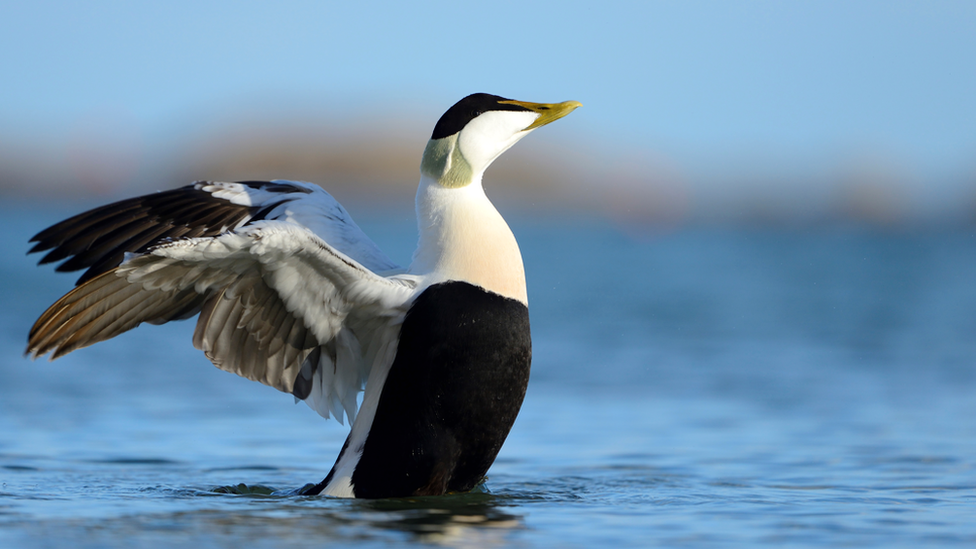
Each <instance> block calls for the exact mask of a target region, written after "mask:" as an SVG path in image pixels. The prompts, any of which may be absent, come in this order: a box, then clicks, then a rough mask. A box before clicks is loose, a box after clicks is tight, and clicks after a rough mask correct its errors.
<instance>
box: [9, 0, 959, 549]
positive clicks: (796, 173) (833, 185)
mask: <svg viewBox="0 0 976 549" xmlns="http://www.w3.org/2000/svg"><path fill="white" fill-rule="evenodd" d="M974 30H976V3H974V2H970V1H956V2H954V1H949V0H946V1H940V2H923V1H911V2H909V1H900V0H877V1H874V0H855V1H850V0H845V1H790V2H779V1H746V2H711V1H686V0H682V1H673V2H651V1H647V2H637V1H634V2H610V1H604V2H583V1H573V0H561V1H541V2H527V1H519V2H509V1H495V2H479V3H469V2H456V1H455V2H439V1H432V2H422V1H417V2H399V3H393V2H388V3H367V2H362V3H357V2H329V1H322V2H312V1H308V2H291V1H277V2H273V3H271V2H268V3H258V2H200V1H196V2H185V1H170V2H165V3H148V2H122V1H119V2H106V1H98V0H92V1H87V2H47V1H32V2H5V3H2V4H0V226H2V227H3V228H4V234H5V238H4V239H0V259H2V260H0V303H2V304H3V307H0V483H2V490H0V509H2V510H3V512H2V513H0V545H4V541H5V539H4V536H5V535H7V536H11V537H10V539H9V540H8V541H9V543H7V545H10V546H25V547H30V546H44V547H50V546H55V545H56V543H52V544H48V545H43V541H42V542H40V543H39V542H38V540H46V539H48V538H49V537H51V536H55V538H57V539H61V538H63V540H64V543H63V545H64V546H68V547H86V546H88V547H105V546H119V547H131V546H133V540H135V541H139V540H143V541H146V540H148V541H147V542H146V544H145V545H147V546H148V545H151V542H152V541H153V540H156V541H158V540H159V539H164V540H168V541H170V542H172V543H168V544H167V545H170V546H171V545H181V546H182V545H191V543H187V540H188V539H197V538H199V539H202V540H204V541H205V542H204V543H203V544H199V543H192V545H193V546H199V547H207V546H229V545H241V542H243V543H244V544H245V545H248V546H252V545H254V546H267V547H275V548H278V547H284V546H310V545H309V544H308V543H305V542H306V540H316V539H319V538H320V537H323V536H322V535H323V531H320V530H324V531H326V532H325V533H327V534H328V536H331V538H330V539H340V540H343V539H345V540H349V541H350V543H354V542H358V541H360V540H361V539H372V540H380V541H381V542H383V546H384V547H386V546H388V545H386V544H385V541H386V540H387V537H384V536H393V537H395V539H413V538H411V537H410V536H412V535H414V534H415V533H416V532H421V534H422V535H427V534H429V533H430V532H435V533H440V534H445V535H447V534H450V535H452V536H455V537H457V536H458V535H460V537H459V538H457V539H460V540H461V542H459V543H457V545H460V546H485V545H488V544H486V543H484V540H481V541H479V538H478V536H479V535H483V534H485V533H486V532H495V534H493V535H495V536H497V537H498V541H499V543H497V545H501V546H519V547H525V546H534V545H539V546H545V547H550V546H552V545H553V544H555V545H557V546H565V547H574V546H579V547H600V546H614V547H627V546H635V547H646V546H647V545H648V544H651V542H652V541H653V540H656V541H659V542H662V545H668V546H678V545H680V546H684V547H687V546H692V547H695V546H722V547H727V546H749V547H752V546H757V545H759V543H762V542H765V543H767V544H771V545H773V546H776V547H781V546H783V545H794V546H809V545H818V546H823V547H837V546H842V545H858V546H879V547H901V546H912V547H925V546H931V545H933V542H934V544H937V545H940V546H948V545H954V544H957V545H959V546H960V547H972V546H973V542H974V541H976V524H974V522H973V521H972V503H973V501H976V488H974V487H976V462H974V456H976V399H974V398H973V395H974V394H976V368H974V365H976V338H974V337H973V334H974V333H976V285H974V284H973V280H974V274H976V253H974V248H976V231H974V228H976V226H974V223H976V100H974V98H976V65H974V53H976V32H974ZM473 92H489V93H493V94H498V95H503V96H507V97H511V98H515V99H520V100H527V101H537V102H557V101H564V100H577V101H580V102H582V103H583V108H581V109H579V110H577V111H575V112H573V113H572V115H570V116H568V117H566V118H565V119H562V120H559V121H558V122H557V123H555V124H553V125H551V126H547V127H545V128H543V129H541V130H540V131H538V132H536V133H535V134H533V135H532V136H530V137H528V138H526V139H525V140H524V141H522V142H520V143H519V144H518V145H517V146H516V147H514V148H513V149H512V150H511V151H509V152H507V153H506V154H505V155H504V156H502V157H501V158H500V159H499V160H498V161H497V162H496V163H495V164H494V165H493V166H492V167H491V168H490V169H489V170H488V173H487V176H486V178H485V186H486V190H487V192H488V195H489V197H491V198H492V200H493V201H494V202H495V203H496V205H497V206H498V208H499V210H500V211H501V213H502V214H503V215H504V216H505V218H506V219H507V220H508V221H509V223H510V225H511V226H512V228H513V231H514V233H515V234H516V236H517V238H518V239H519V243H520V246H521V249H522V251H523V255H524V258H525V264H526V272H527V278H528V285H529V288H528V289H529V297H530V302H531V310H532V323H533V327H532V330H533V334H532V335H533V349H534V356H533V366H532V368H533V371H532V382H531V383H530V386H529V390H528V395H527V397H526V401H525V406H524V407H523V408H522V411H521V414H520V416H519V419H518V422H517V424H516V426H515V429H514V430H513V432H512V436H511V437H510V438H509V440H508V442H507V443H506V445H505V447H504V448H503V449H502V451H501V454H500V455H499V459H498V461H496V463H495V465H494V466H493V468H492V470H491V472H490V473H489V475H490V482H489V487H490V489H491V491H492V493H493V494H495V496H493V497H489V498H487V499H486V502H487V503H486V507H487V508H488V509H487V511H485V510H475V511H471V513H475V512H477V513H480V514H481V515H484V516H482V519H484V520H485V521H486V522H488V523H491V522H494V523H495V526H502V527H503V528H498V529H494V530H492V529H490V528H481V526H480V525H479V523H478V522H477V520H472V518H471V517H468V516H462V517H461V518H460V519H458V520H457V521H454V522H455V523H451V520H452V519H450V518H449V516H448V515H449V514H445V512H444V509H434V510H432V511H431V512H430V513H429V516H427V517H426V518H423V515H421V518H417V516H416V515H415V514H410V513H417V512H419V510H418V509H412V510H410V513H406V514H398V511H396V510H392V511H391V510H389V509H374V508H370V507H356V506H355V504H354V503H349V502H337V501H334V500H318V499H315V498H312V499H313V500H314V501H313V500H302V499H298V498H291V499H287V498H286V499H284V500H282V499H274V498H272V499H265V500H260V499H255V498H244V499H234V498H229V497H210V496H213V494H212V493H211V492H209V488H210V487H212V486H216V485H236V484H238V483H247V484H255V483H264V484H268V485H271V486H275V487H280V488H293V487H297V486H301V485H302V484H303V483H305V482H309V481H315V480H318V479H320V478H322V475H323V474H324V472H325V471H326V470H327V468H328V466H329V465H331V459H332V457H333V456H334V455H336V453H337V452H338V449H339V448H340V447H341V445H342V442H343V440H344V439H345V437H346V433H347V431H346V428H345V427H344V426H341V425H338V424H337V423H335V422H333V421H328V422H325V421H322V420H321V418H319V417H317V416H316V415H315V414H314V412H312V411H310V410H308V409H307V408H306V407H305V406H290V405H289V404H290V403H291V400H292V399H291V397H290V396H289V395H283V394H278V393H276V392H275V391H272V390H270V389H268V388H266V387H264V386H261V385H258V384H256V383H252V382H249V381H247V380H244V379H242V378H238V377H236V376H233V375H230V374H227V373H225V372H221V371H219V370H217V369H216V368H213V367H211V366H210V365H209V363H208V361H207V360H206V359H205V358H204V357H203V356H202V354H201V353H199V352H198V351H196V350H195V349H193V348H192V346H191V345H190V334H191V333H192V330H193V326H192V322H184V323H171V324H168V325H166V326H161V327H143V328H140V329H138V330H134V331H133V332H131V333H127V334H125V335H123V336H121V337H118V338H115V339H113V340H112V341H108V342H105V343H101V344H99V345H95V346H93V347H91V348H89V349H84V350H81V351H78V352H75V353H72V354H71V355H69V356H66V357H64V358H62V359H59V360H58V361H57V362H56V363H54V364H47V363H46V362H43V361H37V362H36V363H30V362H29V361H27V360H26V359H24V358H23V357H22V352H23V349H24V344H25V341H26V335H27V332H28V329H29V326H30V325H31V323H32V321H33V320H34V319H35V318H37V315H39V314H40V313H41V312H42V311H43V310H44V308H45V307H47V306H48V305H49V304H51V303H53V302H54V301H55V300H56V299H57V298H58V297H59V296H61V295H62V294H63V293H64V292H65V291H67V290H68V289H69V288H70V286H71V282H72V281H73V280H74V279H75V276H72V275H64V274H59V273H55V272H54V270H53V269H52V268H37V267H35V266H34V263H35V262H36V260H37V259H38V256H30V257H26V256H25V252H26V251H27V250H28V249H29V246H30V245H29V244H28V243H27V241H28V240H29V238H30V237H31V235H33V234H35V233H36V232H38V231H40V230H41V229H43V228H45V227H47V226H48V225H50V224H52V223H55V222H57V221H59V220H60V219H64V218H66V217H68V216H70V215H73V214H75V213H78V212H80V211H82V210H83V209H84V208H87V207H91V206H95V205H98V204H102V203H106V202H108V201H111V200H116V199H120V198H123V197H126V196H132V195H135V194H140V193H146V192H151V191H155V190H162V189H168V188H173V187H177V186H181V185H186V184H188V183H190V182H192V181H195V180H200V179H218V180H250V179H263V178H284V179H301V180H308V181H313V182H316V183H319V184H321V185H322V186H323V187H325V188H326V189H327V190H328V191H329V192H331V193H332V194H333V195H335V197H336V198H338V199H339V200H340V201H341V202H342V203H343V204H345V205H346V206H347V208H348V209H349V211H350V212H351V213H352V215H353V216H354V217H355V218H356V219H357V221H358V222H359V223H360V225H361V226H362V227H363V229H364V230H365V231H366V233H367V234H369V235H370V236H371V237H372V238H373V239H374V240H375V241H376V242H377V243H378V244H379V245H380V247H381V248H383V249H384V250H386V251H388V253H389V254H390V257H391V258H392V259H393V260H394V261H397V262H399V263H401V264H407V263H408V262H409V261H410V253H411V252H412V250H413V247H414V246H415V244H416V230H415V227H416V225H415V220H414V212H413V196H414V193H415V189H416V184H417V181H418V179H419V162H420V155H421V153H422V151H423V149H424V146H425V144H426V142H427V139H428V137H429V135H430V132H431V131H432V129H433V127H434V124H435V122H436V120H437V119H438V118H439V117H440V115H441V114H442V113H443V112H444V111H445V110H446V109H447V108H448V107H450V106H451V105H452V104H454V103H455V102H456V101H457V100H459V99H460V98H462V97H464V96H466V95H468V94H470V93H473ZM347 504H348V505H347ZM500 509H501V510H503V511H504V512H499V510H500ZM197 511H205V512H197ZM377 511H380V512H377ZM485 517H487V518H485ZM492 517H494V518H492ZM428 519H429V520H428ZM478 520H481V519H478ZM445 521H446V522H447V523H448V524H447V525H446V526H445V525H444V523H445ZM10 525H14V526H15V527H11V528H7V529H4V528H2V527H3V526H10ZM228 525H234V527H233V528H229V527H227V526H228ZM488 526H491V524H489V525H488ZM513 526H514V527H513ZM522 526H525V528H522ZM376 527H379V528H376ZM215 532H216V533H215ZM384 532H386V534H384ZM390 532H396V533H398V534H390ZM462 534H463V535H462ZM59 536H60V537H59ZM159 536H162V537H161V538H160V537H159ZM166 536H170V537H166ZM186 536H190V538H187V537H186ZM193 536H196V537H193ZM215 536H216V537H215ZM220 536H224V538H221V537H220ZM289 536H291V537H289ZM465 536H468V537H465ZM470 536H474V537H473V538H472V537H470ZM215 540H216V541H215ZM288 540H290V542H289V543H285V541H288ZM472 540H474V541H472ZM84 541H87V542H88V545H84V544H83V543H82V542H84ZM198 541H199V540H198ZM261 541H263V542H265V545H255V542H261ZM737 541H738V542H739V543H736V542H737ZM710 542H717V543H711V545H710ZM723 542H731V543H723ZM770 542H771V543H770ZM303 543H304V545H303ZM136 545H139V543H136Z"/></svg>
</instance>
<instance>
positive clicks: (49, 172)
mask: <svg viewBox="0 0 976 549" xmlns="http://www.w3.org/2000/svg"><path fill="white" fill-rule="evenodd" d="M427 132H428V128H427V124H423V123H418V122H411V121H400V122H399V123H396V124H393V125H390V124H389V122H388V121H384V122H383V123H382V124H381V123H380V122H379V121H378V120H377V121H375V122H372V123H370V122H366V123H358V124H356V125H349V124H345V125H344V124H337V123H335V122H334V121H329V120H304V121H300V122H295V121H289V122H285V123H275V122H269V121H261V120H250V121H246V122H236V123H234V124H230V125H226V126H223V127H217V128H211V129H208V130H207V131H204V132H196V133H193V132H189V135H188V136H186V137H184V138H180V139H174V140H172V143H175V144H170V145H157V146H152V147H150V146H147V145H145V144H144V143H139V141H138V139H129V138H126V137H124V136H122V137H118V138H112V137H109V138H107V139H106V137H105V136H104V135H101V136H86V135H81V136H76V137H74V138H72V140H70V142H69V143H68V144H61V145H55V144H51V143H44V142H36V141H35V142H33V143H24V142H20V141H17V140H16V139H14V138H12V137H11V136H2V134H0V195H2V196H4V197H10V198H14V197H16V198H18V199H27V200H33V199H38V200H59V201H68V200H91V201H104V200H109V199H115V198H119V197H123V196H128V195H133V194H139V193H146V192H152V191H156V190H162V189H167V188H173V187H177V186H180V185H185V184H187V183H190V182H193V181H197V180H202V179H209V180H225V181H240V180H254V179H293V180H303V181H311V182H315V183H318V184H320V185H322V186H323V187H324V188H325V189H326V190H328V191H329V192H331V193H332V194H333V195H334V196H336V198H337V199H339V200H340V201H341V202H344V203H359V204H366V203H368V204H369V205H371V206H376V207H380V208H384V207H390V206H392V207H395V209H397V210H404V209H405V208H409V207H411V206H410V205H411V204H412V200H413V196H414V193H415V191H416V184H417V181H418V179H419V168H418V165H419V162H420V155H421V153H422V152H423V147H424V145H425V144H426V135H427ZM545 137H546V139H541V138H540V136H533V137H531V138H529V139H527V140H525V141H524V142H522V143H520V144H519V145H518V146H516V147H514V148H513V149H512V150H511V151H509V152H507V153H505V155H504V156H502V157H501V158H500V159H499V160H498V161H496V162H495V164H493V165H492V167H491V168H490V169H489V171H488V173H487V175H486V178H485V186H486V190H487V192H488V194H489V196H491V197H492V199H493V200H495V201H496V203H498V204H499V206H500V207H502V208H506V209H508V210H509V211H510V210H513V209H514V210H519V211H523V212H527V213H542V214H549V213H551V214H571V215H577V216H588V217H594V218H605V219H609V220H611V221H613V222H615V223H619V224H622V225H626V226H628V227H633V228H635V229H638V230H641V229H650V230H660V229H665V230H667V229H670V228H674V227H677V226H682V225H689V224H690V225H694V224H705V225H708V224H719V225H722V224H746V225H779V226H811V225H824V224H838V223H842V224H847V223H857V224H868V225H875V226H883V227H898V226H904V225H913V224H914V225H918V224H928V225H932V224H941V225H944V224H955V225H959V224H970V223H972V222H973V221H974V220H976V170H970V171H968V172H966V171H963V172H962V173H959V174H957V175H954V176H953V177H952V180H951V181H938V182H927V181H915V180H912V179H911V178H910V177H907V176H905V175H904V173H902V172H901V171H900V170H898V169H897V168H894V167H892V166H889V165H886V164H885V163H884V162H873V163H872V162H861V161H857V162H850V163H848V165H846V166H845V165H843V163H835V164H834V165H816V163H810V162H798V163H796V164H795V165H790V166H788V167H787V168H785V169H784V168H780V169H778V170H773V169H769V168H768V167H766V168H764V167H762V166H759V167H758V168H757V167H756V166H752V167H750V169H743V168H741V167H738V168H735V169H728V170H723V169H721V168H715V169H711V170H710V171H709V172H708V173H711V174H712V175H709V176H702V175H701V174H700V173H699V174H698V175H690V174H689V173H688V172H689V170H687V169H682V168H681V167H679V166H677V165H676V164H675V163H674V162H671V161H668V160H667V159H666V158H664V157H662V156H661V155H658V154H655V153H653V152H652V151H641V150H629V151H626V152H621V151H619V150H615V149H614V148H613V147H609V146H607V145H606V144H602V145H597V144H595V143H592V142H587V141H586V140H585V138H579V137H577V138H575V139H573V138H565V137H560V136H554V135H547V136H545ZM716 174H718V175H716Z"/></svg>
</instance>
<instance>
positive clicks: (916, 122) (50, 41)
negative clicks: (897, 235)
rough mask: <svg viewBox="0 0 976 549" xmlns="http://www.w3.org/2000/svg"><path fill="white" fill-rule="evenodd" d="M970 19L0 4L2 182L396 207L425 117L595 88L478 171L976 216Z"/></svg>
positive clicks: (608, 9)
mask: <svg viewBox="0 0 976 549" xmlns="http://www.w3.org/2000/svg"><path fill="white" fill-rule="evenodd" d="M974 28H976V8H974V7H973V5H972V3H970V2H965V1H959V2H952V1H945V2H938V3H925V2H904V1H857V2H772V1H768V2H766V1H755V2H740V3H728V2H710V1H704V2H701V1H690V2H610V3H599V4H598V3H593V2H576V1H565V0H562V1H552V2H505V1H501V2H493V3H491V4H490V5H485V4H476V3H465V2H421V3H416V4H414V3H411V4H406V3H404V4H399V3H382V4H375V5H374V4H358V3H351V2H287V1H286V2H279V3H274V4H271V3H248V2H243V3H242V2H202V3H200V2H180V1H176V2H167V3H165V4H155V5H152V4H144V3H132V2H121V1H120V2H111V1H108V2H106V1H93V2H85V3H71V2H46V1H40V2H29V3H5V4H4V5H3V6H2V7H0V51H3V52H4V54H3V56H2V58H0V70H2V72H0V74H2V75H3V86H2V87H0V193H2V194H3V195H4V196H5V197H6V198H7V199H14V198H16V199H29V200H36V199H40V200H45V201H46V200H51V199H57V200H66V199H74V198H87V199H90V198H92V197H94V196H96V195H98V196H99V200H104V199H107V198H109V197H116V196H121V195H128V194H132V193H138V192H146V191H148V190H157V189H164V188H171V187H175V186H178V185H183V184H186V183H188V182H190V181H194V180H198V179H205V178H216V179H231V180H234V179H257V178H271V177H274V178H291V179H303V180H310V181H315V182H318V183H320V184H322V185H323V186H325V187H326V188H327V189H329V190H330V191H333V192H334V194H335V195H336V196H337V197H338V198H339V199H340V200H342V201H344V202H353V203H355V202H363V201H367V200H368V201H369V202H370V203H371V204H373V205H375V204H377V203H378V202H387V203H388V205H390V206H391V207H393V208H394V209H398V208H402V209H403V211H404V212H405V213H404V215H411V206H410V204H409V202H410V197H412V195H413V192H414V190H415V187H414V185H415V181H416V180H417V179H418V176H417V173H418V167H417V166H418V162H419V160H418V159H419V155H420V153H421V152H422V150H423V147H424V144H425V142H426V140H427V137H428V136H429V133H430V131H431V129H432V127H433V124H434V122H435V121H436V119H437V117H439V116H440V114H441V113H442V112H443V111H444V110H445V109H446V108H447V107H448V106H450V105H451V104H453V103H454V102H455V101H457V100H458V99H460V98H461V97H463V96H464V95H467V94H469V93H472V92H476V91H485V92H490V93H494V94H498V95H503V96H507V97H513V98H517V99H522V100H528V101H540V102H555V101H563V100H567V99H574V100H578V101H581V102H582V103H583V104H584V109H582V110H580V111H578V112H577V113H574V114H573V116H572V117H571V118H568V119H567V120H565V121H562V122H561V123H560V124H559V125H558V126H555V127H553V128H547V129H546V130H545V132H544V135H535V136H533V137H532V138H531V139H529V140H527V141H526V142H525V144H524V145H520V146H519V147H517V148H516V149H515V150H513V151H512V152H510V153H509V154H507V155H506V156H505V157H504V159H503V160H502V161H501V162H499V163H498V164H497V165H496V166H494V167H493V169H492V170H491V171H490V172H489V178H488V187H489V193H490V194H491V196H493V198H495V199H496V200H497V201H499V202H501V203H503V204H504V203H506V202H507V203H512V205H513V207H518V208H524V209H528V210H530V211H537V210H545V211H557V212H566V211H568V212H574V213H579V214H585V215H589V216H599V217H603V218H608V219H613V220H615V221H616V222H620V223H622V224H625V225H627V226H628V227H630V228H632V229H636V230H644V229H652V230H660V229H661V228H665V229H670V228H674V227H676V226H684V225H689V224H691V225H695V224H715V223H719V224H728V223H732V224H738V223H747V224H777V225H795V224H801V225H810V224H823V223H866V224H872V225H883V226H900V225H906V224H932V223H938V224H945V223H955V224H958V223H970V222H972V220H973V219H974V212H976V101H974V100H973V98H974V97H976V70H973V68H974V67H973V60H972V52H973V51H976V33H974V32H973V29H974ZM514 189H518V190H517V191H516V190H514ZM371 207H375V206H371ZM354 213H355V211H354Z"/></svg>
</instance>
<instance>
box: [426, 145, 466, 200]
mask: <svg viewBox="0 0 976 549" xmlns="http://www.w3.org/2000/svg"><path fill="white" fill-rule="evenodd" d="M457 139H458V136H457V134H454V135H449V136H447V137H445V138H443V139H431V140H430V141H428V142H427V148H425V149H424V158H423V160H421V161H420V173H422V174H424V175H426V176H427V177H430V178H431V179H435V180H437V182H438V183H440V184H441V186H443V187H447V188H449V189H456V188H459V187H464V186H466V185H469V184H470V183H471V178H472V177H473V176H474V173H473V172H472V171H471V165H470V164H468V161H467V160H466V159H465V158H464V155H463V154H461V150H460V148H458V146H457Z"/></svg>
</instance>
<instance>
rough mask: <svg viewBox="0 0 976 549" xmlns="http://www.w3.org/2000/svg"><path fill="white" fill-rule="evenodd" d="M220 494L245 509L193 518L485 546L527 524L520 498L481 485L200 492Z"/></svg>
mask: <svg viewBox="0 0 976 549" xmlns="http://www.w3.org/2000/svg"><path fill="white" fill-rule="evenodd" d="M217 494H229V495H231V496H232V497H231V500H230V501H229V502H228V503H231V502H233V503H232V504H231V505H230V507H237V505H236V503H238V502H239V503H242V504H245V506H246V508H245V509H238V512H232V511H231V509H229V508H226V507H225V508H224V509H223V510H222V511H219V512H215V513H198V514H196V516H195V518H194V522H198V521H200V520H204V521H205V522H207V523H210V524H211V525H212V526H216V528H214V530H221V529H222V527H226V526H227V525H228V524H234V525H235V530H236V531H237V534H238V535H240V536H242V537H253V536H260V537H265V536H267V537H271V536H284V538H288V539H294V538H295V537H300V538H305V539H315V538H321V539H323V540H332V541H335V540H349V539H360V540H361V539H374V540H376V539H385V540H390V541H392V540H393V539H397V538H400V539H402V535H403V534H406V535H407V537H408V538H410V539H413V540H418V541H423V542H427V543H435V544H439V545H449V546H450V545H465V546H469V545H476V546H479V547H481V546H492V545H505V544H506V542H507V541H508V540H509V534H510V532H511V531H512V530H519V529H522V528H524V520H523V517H522V516H521V515H518V514H514V513H511V512H510V509H512V508H513V507H514V506H515V505H516V503H515V502H514V501H511V499H510V498H506V497H504V496H496V495H494V494H491V493H489V492H488V491H487V489H485V488H484V487H483V486H479V487H478V488H476V491H473V492H469V493H466V494H449V495H446V496H425V497H413V498H397V499H376V500H366V499H337V498H329V497H318V496H311V497H309V496H294V495H285V494H284V493H282V492H274V491H273V490H272V489H270V488H267V487H264V486H259V485H252V486H247V485H243V484H241V485H237V486H223V487H219V488H214V489H212V490H209V491H207V493H206V494H203V493H199V495H211V496H214V495H217ZM218 499H219V500H222V499H223V498H218ZM204 517H207V518H206V519H205V518H204ZM181 522H182V520H181ZM184 526H185V525H184ZM197 526H198V527H203V528H206V527H205V526H204V524H197ZM248 532H249V533H248ZM284 538H283V539H284Z"/></svg>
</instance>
